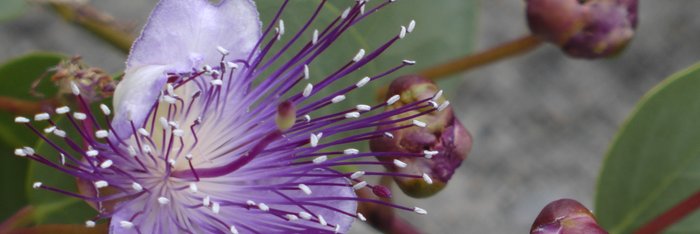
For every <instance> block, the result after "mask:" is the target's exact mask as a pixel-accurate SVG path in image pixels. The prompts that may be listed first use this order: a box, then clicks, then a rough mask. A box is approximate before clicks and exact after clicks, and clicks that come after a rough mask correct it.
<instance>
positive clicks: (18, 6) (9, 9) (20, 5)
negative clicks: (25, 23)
mask: <svg viewBox="0 0 700 234" xmlns="http://www.w3.org/2000/svg"><path fill="white" fill-rule="evenodd" d="M26 8H27V1H26V0H2V1H0V22H2V21H6V20H11V19H14V18H16V17H19V16H21V15H22V13H23V12H24V10H25V9H26Z"/></svg>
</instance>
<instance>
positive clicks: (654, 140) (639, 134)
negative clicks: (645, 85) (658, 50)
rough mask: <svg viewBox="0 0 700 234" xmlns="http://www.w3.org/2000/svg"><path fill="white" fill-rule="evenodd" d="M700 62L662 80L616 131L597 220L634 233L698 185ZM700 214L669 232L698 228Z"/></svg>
mask: <svg viewBox="0 0 700 234" xmlns="http://www.w3.org/2000/svg"><path fill="white" fill-rule="evenodd" d="M698 120H700V64H696V65H695V66H693V67H691V68H689V69H687V70H685V71H682V72H679V73H677V74H675V75H673V76H671V77H670V78H668V79H666V80H665V81H663V82H662V83H661V84H659V85H658V86H657V87H655V88H654V89H653V90H651V91H650V92H649V93H647V94H646V95H645V96H644V97H643V98H642V100H641V101H640V102H639V104H637V107H636V108H635V110H634V112H632V114H631V116H630V117H629V119H628V120H627V122H626V123H625V124H624V126H623V127H622V129H621V130H620V131H619V132H618V133H617V136H616V138H615V140H614V141H613V143H612V145H611V146H610V149H609V151H608V154H607V156H606V159H605V163H604V165H603V169H602V172H601V174H600V177H599V183H598V193H597V195H596V205H595V208H596V210H595V211H596V214H597V217H598V219H599V223H600V224H601V225H602V226H603V227H604V228H606V229H608V230H609V231H610V232H611V233H631V232H633V231H634V230H635V229H637V228H639V227H640V226H642V225H643V224H645V223H646V222H648V221H650V220H651V219H653V218H654V217H656V216H657V215H659V214H661V213H662V212H664V211H666V210H667V209H669V208H671V207H672V206H673V205H675V204H677V203H678V202H680V201H681V200H683V199H685V198H687V197H688V196H690V195H691V194H692V193H694V192H696V191H697V190H698V189H700V121H698ZM699 223H700V214H699V213H697V212H696V213H695V214H694V215H692V216H690V217H688V218H686V219H685V220H683V221H682V222H680V223H678V224H676V225H674V226H673V227H672V228H671V229H670V230H668V232H670V233H677V232H683V233H698V232H700V225H698V224H699Z"/></svg>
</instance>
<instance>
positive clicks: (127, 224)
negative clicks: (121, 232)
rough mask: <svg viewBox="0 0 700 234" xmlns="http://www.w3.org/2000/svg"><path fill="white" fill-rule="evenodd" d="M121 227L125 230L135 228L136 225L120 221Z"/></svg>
mask: <svg viewBox="0 0 700 234" xmlns="http://www.w3.org/2000/svg"><path fill="white" fill-rule="evenodd" d="M119 226H121V227H122V228H124V229H131V228H132V227H134V223H132V222H129V221H125V220H122V221H119Z"/></svg>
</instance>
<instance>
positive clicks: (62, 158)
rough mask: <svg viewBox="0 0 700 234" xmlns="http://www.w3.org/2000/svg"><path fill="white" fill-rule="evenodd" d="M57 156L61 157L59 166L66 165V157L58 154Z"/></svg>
mask: <svg viewBox="0 0 700 234" xmlns="http://www.w3.org/2000/svg"><path fill="white" fill-rule="evenodd" d="M59 156H61V165H66V155H65V154H63V153H59Z"/></svg>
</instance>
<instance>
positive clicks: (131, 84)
mask: <svg viewBox="0 0 700 234" xmlns="http://www.w3.org/2000/svg"><path fill="white" fill-rule="evenodd" d="M165 72H166V66H163V65H150V66H141V67H136V68H130V69H127V70H126V72H125V75H124V79H122V81H121V82H119V85H117V89H116V90H115V91H114V99H113V102H114V103H113V106H114V110H115V112H114V113H115V114H114V115H115V116H114V121H113V122H112V124H113V125H114V128H115V130H116V131H118V132H117V134H118V135H119V136H121V137H126V136H129V135H130V134H128V133H129V132H130V131H131V126H130V123H129V120H132V121H134V123H135V124H136V125H137V126H140V124H141V123H142V122H143V121H144V120H145V119H146V117H147V115H148V113H149V110H150V109H151V107H152V105H153V103H154V102H155V100H156V99H157V98H158V95H160V90H161V89H162V88H163V85H165V82H166V81H167V76H166V74H165Z"/></svg>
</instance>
